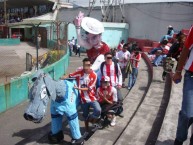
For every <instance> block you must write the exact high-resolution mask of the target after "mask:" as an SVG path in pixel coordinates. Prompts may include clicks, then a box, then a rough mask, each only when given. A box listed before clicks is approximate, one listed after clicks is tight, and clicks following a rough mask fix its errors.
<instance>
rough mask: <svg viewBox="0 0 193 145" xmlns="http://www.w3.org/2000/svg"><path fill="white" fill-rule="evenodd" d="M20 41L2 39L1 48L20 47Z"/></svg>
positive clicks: (0, 41) (16, 39)
mask: <svg viewBox="0 0 193 145" xmlns="http://www.w3.org/2000/svg"><path fill="white" fill-rule="evenodd" d="M19 44H20V39H18V38H14V39H12V38H9V39H0V46H11V45H19Z"/></svg>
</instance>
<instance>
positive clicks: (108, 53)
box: [105, 52, 113, 57]
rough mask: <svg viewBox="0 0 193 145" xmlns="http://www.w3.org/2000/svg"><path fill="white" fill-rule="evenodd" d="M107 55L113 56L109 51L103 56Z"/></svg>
mask: <svg viewBox="0 0 193 145" xmlns="http://www.w3.org/2000/svg"><path fill="white" fill-rule="evenodd" d="M107 55H112V56H113V54H112V53H111V52H107V53H105V57H106V56H107Z"/></svg>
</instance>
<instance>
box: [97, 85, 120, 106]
mask: <svg viewBox="0 0 193 145" xmlns="http://www.w3.org/2000/svg"><path fill="white" fill-rule="evenodd" d="M105 91H106V93H107V96H106V98H107V100H108V101H111V102H117V90H116V89H115V88H114V87H111V86H109V87H108V88H106V89H103V88H102V87H99V88H98V89H97V100H98V102H99V103H103V102H105V101H104V99H103V97H104V93H105Z"/></svg>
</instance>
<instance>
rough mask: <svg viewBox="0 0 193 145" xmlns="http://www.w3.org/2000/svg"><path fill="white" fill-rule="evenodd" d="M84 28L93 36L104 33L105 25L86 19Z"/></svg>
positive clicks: (92, 19) (83, 23)
mask: <svg viewBox="0 0 193 145" xmlns="http://www.w3.org/2000/svg"><path fill="white" fill-rule="evenodd" d="M81 26H82V28H83V29H84V30H85V31H87V32H89V33H91V34H100V33H102V32H104V26H103V24H102V23H101V22H100V21H98V20H97V19H94V18H90V17H84V18H83V19H82V22H81Z"/></svg>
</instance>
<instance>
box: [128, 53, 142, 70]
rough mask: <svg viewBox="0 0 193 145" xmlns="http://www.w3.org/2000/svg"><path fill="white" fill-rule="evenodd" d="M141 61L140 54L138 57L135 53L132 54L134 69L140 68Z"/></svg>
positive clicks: (131, 59)
mask: <svg viewBox="0 0 193 145" xmlns="http://www.w3.org/2000/svg"><path fill="white" fill-rule="evenodd" d="M140 59H141V54H140V53H139V54H138V55H135V53H132V55H131V58H130V61H131V64H132V67H133V68H138V67H139V61H140Z"/></svg>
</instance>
